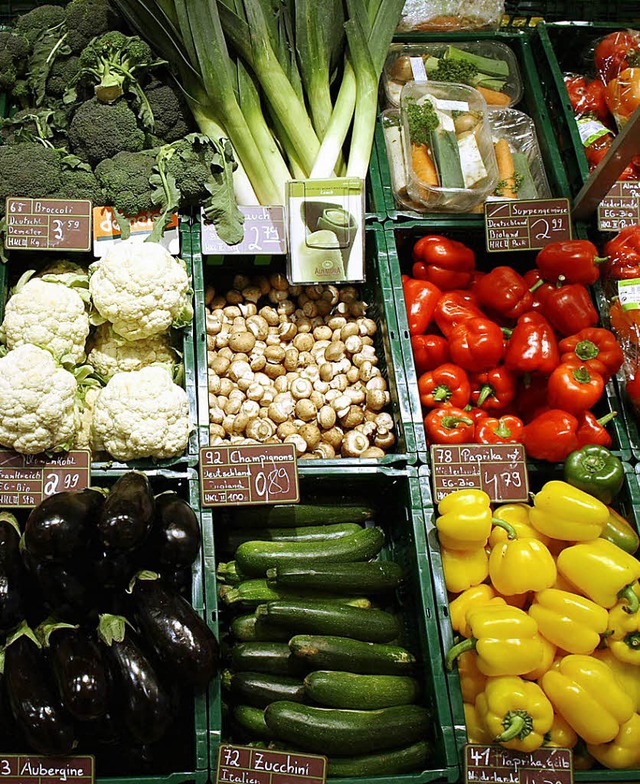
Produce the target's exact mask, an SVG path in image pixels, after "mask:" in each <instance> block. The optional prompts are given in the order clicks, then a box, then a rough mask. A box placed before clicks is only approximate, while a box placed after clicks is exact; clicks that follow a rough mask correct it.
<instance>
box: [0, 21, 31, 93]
mask: <svg viewBox="0 0 640 784" xmlns="http://www.w3.org/2000/svg"><path fill="white" fill-rule="evenodd" d="M28 55H29V43H28V41H27V39H26V38H24V37H23V36H21V35H15V34H14V33H10V32H8V31H6V30H5V31H2V32H0V91H1V92H11V91H12V90H13V88H14V87H15V86H16V82H17V81H18V79H19V77H20V76H22V74H23V73H24V72H25V69H26V65H27V57H28Z"/></svg>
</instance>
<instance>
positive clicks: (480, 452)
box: [431, 444, 529, 503]
mask: <svg viewBox="0 0 640 784" xmlns="http://www.w3.org/2000/svg"><path fill="white" fill-rule="evenodd" d="M431 477H432V481H433V494H434V498H435V501H436V503H438V502H439V501H442V499H443V498H444V497H445V496H447V495H449V493H453V492H454V490H484V491H485V493H487V494H488V495H489V497H490V498H491V500H492V501H495V502H503V501H505V502H506V501H513V502H515V501H528V500H529V476H528V474H527V463H526V458H525V451H524V447H523V446H522V444H491V445H489V444H457V445H453V444H451V445H442V444H434V445H433V446H432V447H431Z"/></svg>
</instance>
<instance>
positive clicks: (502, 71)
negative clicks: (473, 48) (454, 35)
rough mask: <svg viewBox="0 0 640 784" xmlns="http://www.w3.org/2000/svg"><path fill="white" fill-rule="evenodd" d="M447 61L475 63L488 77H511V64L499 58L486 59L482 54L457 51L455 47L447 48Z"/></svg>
mask: <svg viewBox="0 0 640 784" xmlns="http://www.w3.org/2000/svg"><path fill="white" fill-rule="evenodd" d="M444 56H445V59H446V60H461V61H462V62H464V63H473V65H475V66H476V68H477V69H478V70H479V71H480V72H481V73H484V74H487V75H488V76H503V77H505V78H507V77H508V76H509V63H508V62H507V61H506V60H501V59H499V58H498V57H484V56H483V55H481V54H475V53H473V52H467V51H465V50H463V49H457V48H456V47H455V46H451V44H449V46H447V51H446V52H445V55H444Z"/></svg>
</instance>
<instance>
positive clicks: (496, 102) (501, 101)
mask: <svg viewBox="0 0 640 784" xmlns="http://www.w3.org/2000/svg"><path fill="white" fill-rule="evenodd" d="M476 90H477V91H478V92H479V93H480V95H482V97H483V98H484V99H485V101H486V102H487V103H488V104H489V105H490V106H509V104H510V103H511V98H509V96H508V95H507V94H506V93H500V92H498V91H497V90H490V89H489V88H488V87H480V86H478V87H476Z"/></svg>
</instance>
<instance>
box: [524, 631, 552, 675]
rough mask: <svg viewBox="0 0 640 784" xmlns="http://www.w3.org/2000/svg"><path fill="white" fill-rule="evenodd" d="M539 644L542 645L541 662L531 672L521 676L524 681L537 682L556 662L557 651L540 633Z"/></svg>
mask: <svg viewBox="0 0 640 784" xmlns="http://www.w3.org/2000/svg"><path fill="white" fill-rule="evenodd" d="M540 642H541V643H542V661H541V662H540V664H539V665H538V666H537V667H534V668H533V670H530V671H529V672H525V673H524V674H523V676H522V677H523V678H524V679H525V680H526V681H537V680H539V679H540V678H542V676H543V675H544V674H545V672H547V670H550V669H551V666H552V665H553V662H554V661H555V660H556V656H557V650H558V649H557V648H556V646H555V645H554V644H553V643H552V642H550V641H549V640H547V638H546V637H545V636H544V635H543V634H542V633H541V634H540Z"/></svg>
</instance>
